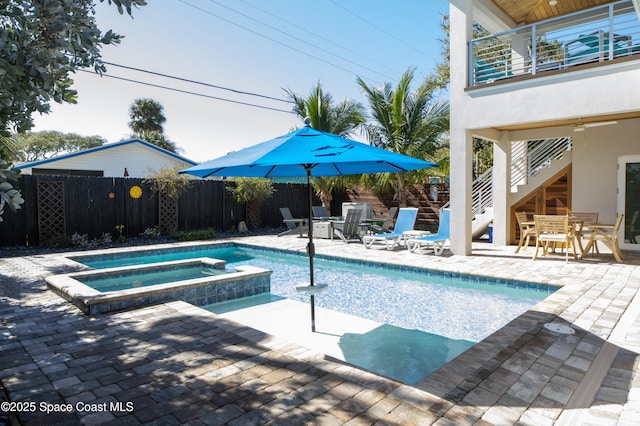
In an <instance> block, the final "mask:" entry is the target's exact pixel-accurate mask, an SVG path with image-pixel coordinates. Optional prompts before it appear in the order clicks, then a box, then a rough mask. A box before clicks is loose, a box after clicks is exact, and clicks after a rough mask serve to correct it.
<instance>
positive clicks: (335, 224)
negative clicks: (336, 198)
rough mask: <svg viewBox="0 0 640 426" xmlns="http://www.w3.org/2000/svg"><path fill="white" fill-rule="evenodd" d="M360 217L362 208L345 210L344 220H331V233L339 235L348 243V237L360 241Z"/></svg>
mask: <svg viewBox="0 0 640 426" xmlns="http://www.w3.org/2000/svg"><path fill="white" fill-rule="evenodd" d="M361 217H362V210H360V209H351V210H349V211H347V217H345V219H344V220H332V221H331V227H332V228H333V233H334V234H335V235H337V236H338V237H340V239H341V240H342V241H344V242H345V243H348V242H349V240H350V239H352V238H357V239H358V241H362V236H361V235H360V230H361V228H360V218H361Z"/></svg>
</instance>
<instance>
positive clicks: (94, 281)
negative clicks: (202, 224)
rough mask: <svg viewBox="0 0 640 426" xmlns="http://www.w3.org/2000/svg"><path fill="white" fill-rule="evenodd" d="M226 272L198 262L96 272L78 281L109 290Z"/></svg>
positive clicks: (103, 290)
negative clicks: (154, 267)
mask: <svg viewBox="0 0 640 426" xmlns="http://www.w3.org/2000/svg"><path fill="white" fill-rule="evenodd" d="M224 273H226V271H224V270H219V269H215V268H213V267H211V266H206V265H203V264H198V265H187V266H181V267H173V268H170V267H166V268H159V269H158V270H145V271H135V270H130V271H123V272H117V273H105V274H95V275H92V276H86V277H82V278H78V281H80V282H81V283H83V284H86V285H88V286H89V287H91V288H93V289H95V290H98V291H101V292H107V291H118V290H126V289H130V288H137V287H146V286H151V285H156V284H166V283H171V282H176V281H185V280H191V279H196V278H205V277H211V276H214V275H220V274H224Z"/></svg>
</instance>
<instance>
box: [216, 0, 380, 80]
mask: <svg viewBox="0 0 640 426" xmlns="http://www.w3.org/2000/svg"><path fill="white" fill-rule="evenodd" d="M209 2H211V3H215V4H217V5H218V6H221V7H224V8H225V9H227V10H230V11H232V12H233V13H236V14H238V15H240V16H243V17H245V18H247V19H250V20H252V21H253V22H257V23H258V24H260V25H264V26H265V27H267V28H270V29H272V30H273V31H276V32H278V33H280V34H284V35H285V36H287V37H291V38H292V39H294V40H297V41H299V42H301V43H304V44H307V45H309V46H311V47H313V48H315V49H318V50H320V51H322V52H324V53H327V54H329V55H332V56H335V57H336V58H338V59H342V60H343V61H345V62H349V63H351V64H353V65H355V66H357V67H360V68H364V69H365V70H367V71H369V72H372V73H374V74H377V75H379V76H381V77H384V78H388V79H391V77H389V76H388V75H385V74H382V73H380V72H378V71H376V70H374V69H371V68H369V67H366V66H364V65H361V64H359V63H357V62H355V61H353V60H351V59H349V58H345V57H344V56H340V55H338V54H337V53H334V52H332V51H330V50H327V49H325V48H323V47H320V46H317V45H315V44H313V43H311V42H308V41H305V40H303V39H301V38H300V37H297V36H294V35H291V34H289V33H287V32H285V31H282V30H281V29H279V28H277V27H274V26H273V25H270V24H266V23H264V22H262V21H260V20H259V19H256V18H254V17H252V16H249V15H247V14H245V13H242V12H239V11H237V10H235V9H233V8H231V7H229V6H227V5H225V4H222V3H220V2H218V1H216V0H209Z"/></svg>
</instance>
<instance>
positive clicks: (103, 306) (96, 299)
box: [45, 257, 272, 315]
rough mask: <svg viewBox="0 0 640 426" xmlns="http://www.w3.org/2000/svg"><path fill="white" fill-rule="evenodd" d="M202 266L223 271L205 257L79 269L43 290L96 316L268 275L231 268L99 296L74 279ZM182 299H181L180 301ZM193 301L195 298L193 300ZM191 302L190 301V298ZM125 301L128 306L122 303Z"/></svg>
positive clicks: (255, 269)
mask: <svg viewBox="0 0 640 426" xmlns="http://www.w3.org/2000/svg"><path fill="white" fill-rule="evenodd" d="M197 264H204V265H208V266H210V267H212V268H214V269H224V267H225V265H226V262H225V261H224V260H220V259H212V258H207V257H200V258H191V259H184V260H174V261H166V262H157V263H153V264H145V265H131V266H122V267H116V268H106V269H83V270H81V271H78V272H71V273H67V274H58V275H50V276H48V277H46V278H45V281H46V283H47V287H48V288H49V289H51V290H52V291H53V292H54V293H56V294H57V295H59V296H60V297H62V298H63V299H65V300H67V301H68V302H71V303H72V304H73V305H75V306H76V307H78V308H79V309H80V310H82V311H83V312H84V313H87V314H90V315H92V314H97V313H105V312H109V311H112V310H119V309H125V308H135V307H140V306H145V305H149V304H153V303H159V302H164V301H168V300H174V299H178V300H184V297H188V295H189V293H190V292H191V293H193V291H200V290H202V289H203V288H205V287H206V286H212V285H215V286H220V285H223V284H229V283H236V282H239V281H241V280H248V279H253V278H258V277H270V276H271V273H272V271H269V270H267V269H264V268H258V267H254V266H249V265H242V266H238V267H236V268H235V271H228V272H226V273H223V274H220V275H213V276H208V277H202V278H192V279H188V280H181V281H174V282H170V283H164V284H155V285H150V286H144V287H137V288H130V289H124V290H116V291H107V292H101V291H99V290H96V289H94V288H92V287H90V286H89V285H86V284H84V283H82V282H81V281H79V280H78V278H83V277H89V276H95V275H108V274H117V273H121V272H130V271H140V270H147V269H153V268H158V267H160V268H162V267H171V266H184V265H197ZM83 266H84V265H83ZM183 294H184V295H183ZM180 296H182V297H180ZM194 297H197V296H194ZM191 299H193V297H191ZM127 301H129V303H126V302H127Z"/></svg>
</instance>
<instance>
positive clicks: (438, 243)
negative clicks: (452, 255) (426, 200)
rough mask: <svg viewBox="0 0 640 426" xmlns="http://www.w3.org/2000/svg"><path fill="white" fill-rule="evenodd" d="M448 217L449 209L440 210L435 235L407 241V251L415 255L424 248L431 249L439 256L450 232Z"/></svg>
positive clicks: (449, 218) (449, 219)
mask: <svg viewBox="0 0 640 426" xmlns="http://www.w3.org/2000/svg"><path fill="white" fill-rule="evenodd" d="M450 215H451V211H450V210H449V209H444V210H442V215H441V216H440V224H439V225H438V233H437V234H433V235H427V236H424V237H420V238H414V239H412V240H407V247H408V248H409V251H410V252H412V253H415V252H416V251H418V250H420V249H422V248H424V247H427V248H430V247H433V252H434V253H435V254H436V255H438V256H439V255H441V254H442V252H443V251H444V247H445V244H446V243H447V242H448V241H449V235H450V230H451V217H450Z"/></svg>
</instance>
